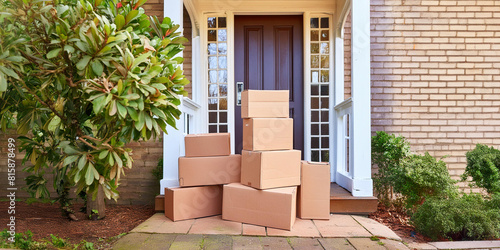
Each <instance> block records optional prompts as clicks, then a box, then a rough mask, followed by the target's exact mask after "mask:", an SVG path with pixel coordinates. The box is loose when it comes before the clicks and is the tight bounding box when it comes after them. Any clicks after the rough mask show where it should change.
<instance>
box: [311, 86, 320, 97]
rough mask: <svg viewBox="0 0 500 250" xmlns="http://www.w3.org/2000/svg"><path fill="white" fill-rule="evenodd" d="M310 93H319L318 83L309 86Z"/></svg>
mask: <svg viewBox="0 0 500 250" xmlns="http://www.w3.org/2000/svg"><path fill="white" fill-rule="evenodd" d="M311 95H319V86H318V85H312V86H311Z"/></svg>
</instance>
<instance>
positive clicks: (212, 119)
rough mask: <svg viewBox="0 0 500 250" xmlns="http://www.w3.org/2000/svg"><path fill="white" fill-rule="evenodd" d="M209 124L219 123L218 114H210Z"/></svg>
mask: <svg viewBox="0 0 500 250" xmlns="http://www.w3.org/2000/svg"><path fill="white" fill-rule="evenodd" d="M208 122H209V123H217V112H208Z"/></svg>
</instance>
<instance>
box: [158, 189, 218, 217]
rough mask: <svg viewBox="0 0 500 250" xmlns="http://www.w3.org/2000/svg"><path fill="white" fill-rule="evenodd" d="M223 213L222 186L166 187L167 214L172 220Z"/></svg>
mask: <svg viewBox="0 0 500 250" xmlns="http://www.w3.org/2000/svg"><path fill="white" fill-rule="evenodd" d="M221 213H222V186H204V187H187V188H165V216H167V217H168V218H169V219H171V220H172V221H179V220H187V219H194V218H201V217H206V216H212V215H219V214H221Z"/></svg>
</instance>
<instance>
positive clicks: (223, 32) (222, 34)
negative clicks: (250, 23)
mask: <svg viewBox="0 0 500 250" xmlns="http://www.w3.org/2000/svg"><path fill="white" fill-rule="evenodd" d="M219 41H224V42H225V41H227V33H226V29H220V30H219Z"/></svg>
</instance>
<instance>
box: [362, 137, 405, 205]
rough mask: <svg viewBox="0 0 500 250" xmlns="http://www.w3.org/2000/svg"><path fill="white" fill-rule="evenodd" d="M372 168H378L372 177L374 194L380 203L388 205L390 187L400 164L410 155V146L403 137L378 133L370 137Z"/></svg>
mask: <svg viewBox="0 0 500 250" xmlns="http://www.w3.org/2000/svg"><path fill="white" fill-rule="evenodd" d="M371 143H372V166H375V165H376V166H377V167H378V173H376V174H374V175H373V182H374V188H375V192H376V193H377V196H378V198H379V200H380V201H381V202H384V203H386V204H388V203H389V202H390V200H391V199H392V198H393V197H392V187H393V186H394V181H395V180H396V179H397V175H398V174H399V172H400V169H401V162H402V160H403V159H405V158H407V157H408V156H409V154H410V144H409V143H408V142H407V141H406V140H405V138H404V137H403V136H395V135H389V134H387V133H386V132H384V131H378V132H377V134H376V135H375V136H373V137H372V141H371Z"/></svg>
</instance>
